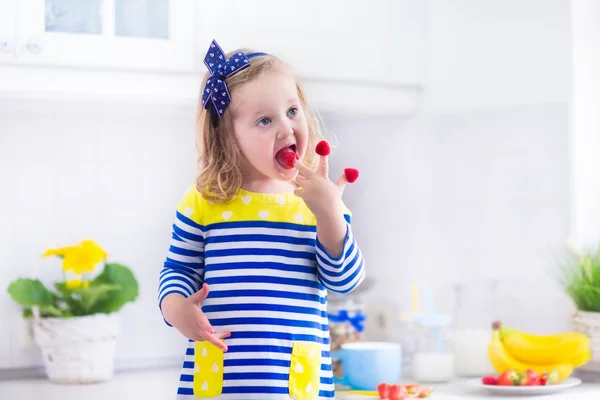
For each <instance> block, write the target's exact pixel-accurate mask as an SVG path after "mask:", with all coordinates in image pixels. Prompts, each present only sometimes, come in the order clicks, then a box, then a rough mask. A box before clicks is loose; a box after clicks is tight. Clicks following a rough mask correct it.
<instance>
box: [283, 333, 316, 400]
mask: <svg viewBox="0 0 600 400" xmlns="http://www.w3.org/2000/svg"><path fill="white" fill-rule="evenodd" d="M320 372H321V345H320V344H319V343H313V342H294V344H293V345H292V360H291V363H290V379H289V391H290V396H291V397H292V398H293V399H296V400H314V399H316V398H317V397H319V382H320V380H321V378H320V375H321V374H320Z"/></svg>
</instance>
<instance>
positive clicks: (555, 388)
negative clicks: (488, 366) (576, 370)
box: [467, 378, 581, 396]
mask: <svg viewBox="0 0 600 400" xmlns="http://www.w3.org/2000/svg"><path fill="white" fill-rule="evenodd" d="M481 379H482V378H473V379H469V380H468V381H467V385H469V386H472V387H476V388H480V389H485V390H487V391H488V392H490V393H497V394H503V395H506V396H536V395H540V394H551V393H557V392H560V391H563V390H565V389H568V388H572V387H573V386H577V385H579V384H580V383H581V379H578V378H567V380H565V381H564V382H563V383H561V384H559V385H548V386H494V385H484V384H483V383H482V382H481Z"/></svg>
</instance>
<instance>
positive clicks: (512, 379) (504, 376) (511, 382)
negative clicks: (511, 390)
mask: <svg viewBox="0 0 600 400" xmlns="http://www.w3.org/2000/svg"><path fill="white" fill-rule="evenodd" d="M518 381H519V374H517V373H516V372H515V371H513V370H510V369H509V370H508V371H504V372H503V373H501V374H500V376H499V377H498V386H515V385H516V384H518Z"/></svg>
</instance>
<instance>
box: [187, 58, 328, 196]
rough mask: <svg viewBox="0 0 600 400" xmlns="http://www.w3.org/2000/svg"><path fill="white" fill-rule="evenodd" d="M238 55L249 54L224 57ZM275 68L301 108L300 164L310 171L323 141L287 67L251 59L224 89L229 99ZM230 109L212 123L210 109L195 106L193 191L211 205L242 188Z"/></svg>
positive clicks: (317, 120)
mask: <svg viewBox="0 0 600 400" xmlns="http://www.w3.org/2000/svg"><path fill="white" fill-rule="evenodd" d="M239 52H245V53H246V54H248V53H251V52H253V51H252V50H248V49H238V50H235V51H232V52H230V53H228V54H227V58H229V57H231V56H232V55H233V54H235V53H239ZM277 68H279V69H284V70H285V71H286V72H289V73H291V74H292V75H293V76H294V78H295V80H296V89H297V91H298V98H299V99H300V103H301V107H302V109H303V111H304V114H305V116H306V120H307V123H308V137H309V140H308V148H307V153H306V155H305V156H304V160H303V161H304V163H305V164H307V165H308V166H309V167H311V168H314V167H315V166H316V163H317V160H318V157H317V155H316V154H315V146H316V144H317V143H318V142H319V141H320V140H322V139H323V129H322V124H321V120H320V118H318V116H317V113H316V112H315V111H314V110H313V109H312V108H311V107H310V106H309V104H308V102H307V99H306V95H305V94H304V90H303V89H302V87H301V85H300V83H299V81H298V77H297V76H296V75H295V74H294V73H293V72H292V70H291V68H290V67H289V66H288V65H287V64H285V63H284V62H283V61H281V60H280V59H279V58H277V57H275V56H272V55H264V56H262V55H261V56H257V57H254V58H252V60H251V62H250V66H249V67H246V68H244V69H242V70H241V71H238V72H237V73H235V74H233V75H232V76H230V77H228V78H226V79H225V82H226V84H227V89H228V90H229V93H230V94H231V95H232V96H233V93H234V92H235V91H236V90H237V88H239V87H240V86H242V85H244V84H245V83H247V82H250V81H252V80H253V79H255V78H257V77H258V76H260V75H261V74H264V73H266V72H267V71H270V70H274V69H277ZM209 77H210V72H207V73H206V75H205V77H204V79H203V81H202V86H201V90H203V89H204V86H205V85H206V81H207V79H208V78H209ZM232 105H233V102H232V103H231V104H230V105H229V107H228V108H227V109H226V110H225V112H224V113H223V116H222V117H221V118H220V119H219V120H217V121H216V120H215V119H214V117H213V115H212V112H211V109H210V108H209V109H205V108H204V106H203V104H202V98H201V97H200V101H199V102H198V111H197V118H196V130H197V135H198V137H197V139H198V140H197V148H198V176H197V178H196V189H197V190H198V192H200V193H201V194H202V196H203V197H204V198H205V199H207V200H210V201H214V202H224V203H226V202H229V201H231V200H232V199H233V198H234V197H235V195H236V193H237V192H238V190H239V189H240V188H241V187H242V184H243V177H242V170H241V159H242V157H244V155H243V154H242V152H241V150H240V148H239V146H238V143H237V141H236V139H235V135H234V132H233V119H234V115H233V114H234V111H233V110H232V108H233V107H232Z"/></svg>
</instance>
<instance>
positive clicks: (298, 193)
mask: <svg viewBox="0 0 600 400" xmlns="http://www.w3.org/2000/svg"><path fill="white" fill-rule="evenodd" d="M294 194H295V195H296V196H298V197H300V198H301V199H304V191H303V190H302V188H301V187H299V188H297V189H296V190H294Z"/></svg>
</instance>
